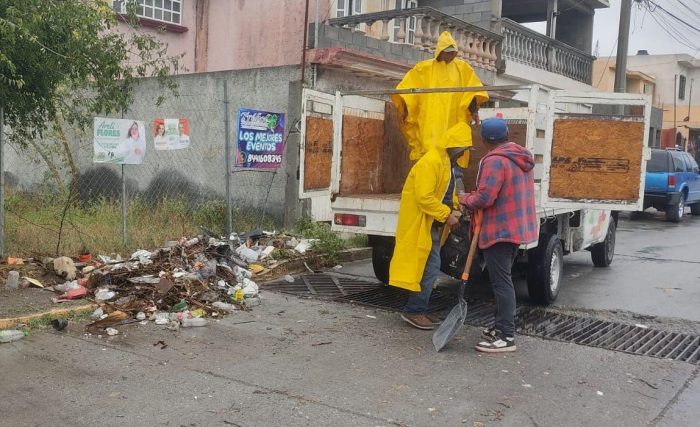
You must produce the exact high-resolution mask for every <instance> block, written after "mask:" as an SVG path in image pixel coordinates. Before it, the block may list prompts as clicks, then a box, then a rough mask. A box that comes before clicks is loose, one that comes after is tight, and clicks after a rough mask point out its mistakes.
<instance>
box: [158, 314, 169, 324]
mask: <svg viewBox="0 0 700 427" xmlns="http://www.w3.org/2000/svg"><path fill="white" fill-rule="evenodd" d="M155 322H156V325H167V324H168V323H170V315H169V314H168V313H165V312H162V311H161V312H158V313H156V315H155Z"/></svg>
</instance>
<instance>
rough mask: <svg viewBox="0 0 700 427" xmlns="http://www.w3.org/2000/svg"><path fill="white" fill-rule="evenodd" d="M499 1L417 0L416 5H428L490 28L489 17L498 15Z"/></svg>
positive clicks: (497, 16)
mask: <svg viewBox="0 0 700 427" xmlns="http://www.w3.org/2000/svg"><path fill="white" fill-rule="evenodd" d="M497 3H500V1H493V0H419V1H418V6H429V7H432V8H435V9H437V10H439V11H440V12H442V13H446V14H448V15H451V16H454V17H455V18H458V19H461V20H462V21H465V22H468V23H470V24H474V25H478V26H479V27H481V28H485V29H487V30H490V29H491V18H492V17H496V18H499V17H500V6H499V5H498V4H497Z"/></svg>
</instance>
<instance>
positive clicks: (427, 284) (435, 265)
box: [403, 222, 440, 313]
mask: <svg viewBox="0 0 700 427" xmlns="http://www.w3.org/2000/svg"><path fill="white" fill-rule="evenodd" d="M439 231H440V229H439V224H438V223H437V222H434V223H433V228H432V229H431V230H430V237H431V238H432V239H433V247H432V249H431V251H430V255H429V256H428V261H427V262H426V263H425V269H424V270H423V278H422V279H421V281H420V292H411V295H410V296H409V297H408V301H406V306H404V308H403V311H404V312H405V313H427V312H428V301H430V294H431V293H432V292H433V285H434V284H435V281H436V280H437V278H438V275H439V274H440V232H439Z"/></svg>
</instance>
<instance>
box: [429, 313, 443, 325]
mask: <svg viewBox="0 0 700 427" xmlns="http://www.w3.org/2000/svg"><path fill="white" fill-rule="evenodd" d="M425 317H427V318H428V320H430V321H431V322H433V325H435V326H439V325H440V324H441V323H442V320H440V319H438V318H437V317H435V316H433V315H431V314H426V315H425Z"/></svg>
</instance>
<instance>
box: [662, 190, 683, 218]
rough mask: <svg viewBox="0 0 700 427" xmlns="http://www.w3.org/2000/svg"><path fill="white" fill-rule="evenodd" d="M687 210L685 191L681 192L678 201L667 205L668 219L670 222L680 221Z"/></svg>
mask: <svg viewBox="0 0 700 427" xmlns="http://www.w3.org/2000/svg"><path fill="white" fill-rule="evenodd" d="M684 211H685V193H681V196H680V197H679V198H678V203H675V204H673V205H671V206H667V207H666V220H667V221H670V222H680V221H681V218H683V212H684Z"/></svg>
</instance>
